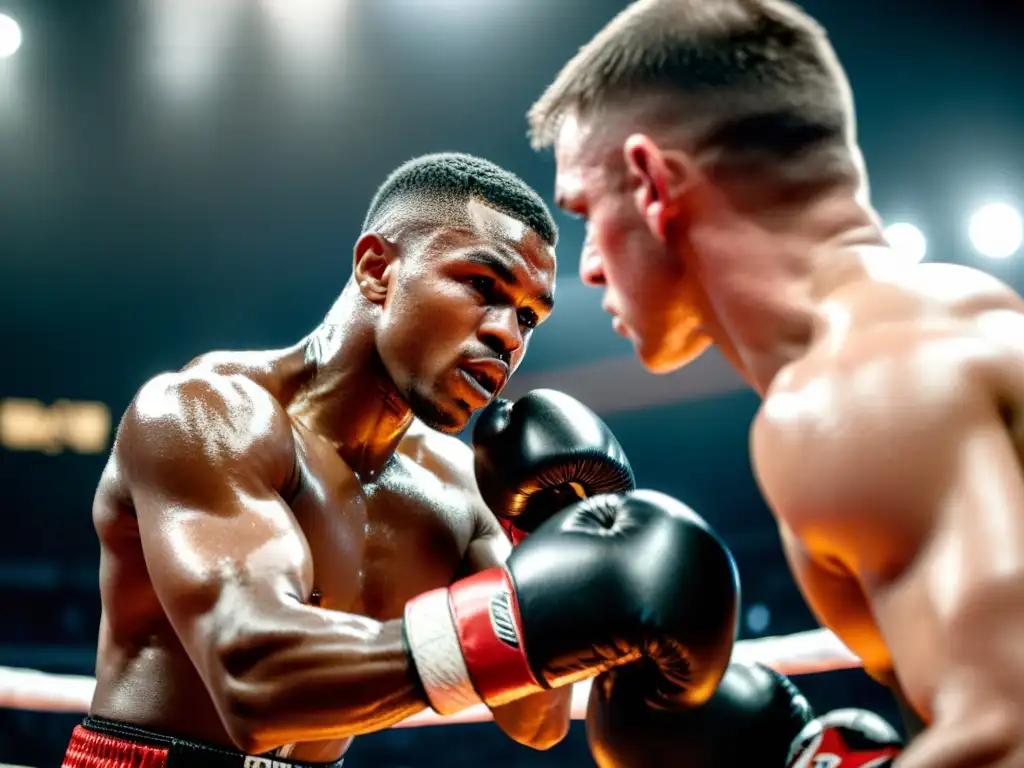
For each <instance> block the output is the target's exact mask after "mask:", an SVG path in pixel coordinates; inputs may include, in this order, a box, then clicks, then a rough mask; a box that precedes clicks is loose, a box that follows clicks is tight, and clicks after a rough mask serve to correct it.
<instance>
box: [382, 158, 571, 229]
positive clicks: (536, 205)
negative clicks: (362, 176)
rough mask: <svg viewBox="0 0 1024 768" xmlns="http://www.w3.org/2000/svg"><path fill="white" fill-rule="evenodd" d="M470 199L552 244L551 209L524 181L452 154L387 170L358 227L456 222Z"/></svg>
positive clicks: (481, 161) (487, 163)
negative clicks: (479, 202) (483, 204)
mask: <svg viewBox="0 0 1024 768" xmlns="http://www.w3.org/2000/svg"><path fill="white" fill-rule="evenodd" d="M470 199H477V200H480V201H482V202H484V203H486V204H487V205H489V206H490V207H492V208H494V209H496V210H498V211H501V212H502V213H505V214H507V215H509V216H511V217H513V218H515V219H517V220H518V221H521V222H523V223H524V224H526V225H527V226H528V227H530V229H532V230H533V231H535V232H536V233H537V234H538V235H540V236H541V238H543V240H544V241H545V242H546V243H548V244H549V245H551V246H555V245H557V244H558V227H557V225H556V224H555V220H554V218H553V217H552V216H551V211H550V210H549V209H548V207H547V205H546V204H545V203H544V201H543V200H542V199H541V197H540V195H538V194H537V192H536V191H534V189H533V188H532V187H530V185H529V184H527V183H526V182H525V181H523V180H522V179H520V178H519V177H518V176H516V175H515V174H513V173H510V172H509V171H506V170H505V169H503V168H501V167H499V166H497V165H495V164H494V163H492V162H490V161H489V160H484V159H482V158H479V157H474V156H472V155H464V154H460V153H456V152H447V153H441V154H432V155H423V156H422V157H417V158H416V159H414V160H410V161H409V162H407V163H405V164H404V165H402V166H401V167H400V168H398V169H396V170H395V171H393V172H392V173H391V175H390V176H388V178H387V179H385V181H384V183H383V184H381V186H380V188H379V189H378V190H377V194H376V195H375V196H374V198H373V201H372V202H371V203H370V208H369V210H368V211H367V213H366V219H365V220H364V222H363V231H364V232H386V231H397V230H399V229H403V230H404V229H405V228H406V227H421V226H424V225H436V224H438V223H451V224H452V225H458V224H460V223H462V222H463V221H464V219H465V205H466V203H467V202H468V201H469V200H470Z"/></svg>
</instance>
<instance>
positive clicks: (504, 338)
mask: <svg viewBox="0 0 1024 768" xmlns="http://www.w3.org/2000/svg"><path fill="white" fill-rule="evenodd" d="M480 340H481V341H483V343H484V344H486V345H487V348H488V349H490V350H491V351H492V352H494V354H496V355H497V356H498V357H500V358H501V359H502V360H504V361H505V362H506V363H507V364H508V365H512V357H513V356H514V355H515V353H516V352H517V351H518V350H519V349H520V348H521V347H522V346H523V331H522V328H520V326H519V314H518V312H517V311H516V308H515V307H494V308H493V309H492V310H491V311H490V312H488V313H487V318H486V319H485V320H484V323H483V325H481V326H480Z"/></svg>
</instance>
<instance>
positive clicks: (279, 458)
mask: <svg viewBox="0 0 1024 768" xmlns="http://www.w3.org/2000/svg"><path fill="white" fill-rule="evenodd" d="M115 450H116V452H117V456H118V460H119V463H120V464H121V466H122V468H123V471H124V474H125V478H126V479H127V481H128V483H129V486H130V487H131V488H132V489H133V490H138V489H139V486H140V485H142V486H149V485H150V484H155V485H156V486H160V485H162V484H163V483H165V482H174V483H175V484H183V481H184V478H189V482H191V483H193V484H196V485H200V484H201V483H202V481H203V479H204V478H207V477H209V476H210V475H211V474H213V473H216V474H219V475H221V477H219V481H223V480H225V479H228V478H227V477H225V476H224V473H228V476H229V477H233V478H234V479H238V480H241V479H243V477H244V476H245V475H246V474H254V475H259V476H260V477H261V479H263V480H265V481H266V482H268V483H270V484H272V485H275V486H277V485H280V484H282V483H283V482H284V481H285V480H286V479H287V476H288V473H289V472H290V471H291V467H292V463H293V460H294V444H293V438H292V433H291V429H290V424H289V422H288V418H287V414H285V412H284V410H283V409H282V408H281V406H280V405H279V404H278V403H277V402H276V401H275V400H274V399H273V398H272V397H271V396H270V394H269V393H268V392H266V390H264V389H262V388H261V387H259V386H258V385H257V384H255V383H254V382H253V381H251V380H249V379H246V378H245V377H242V376H220V375H216V374H208V373H204V374H195V373H189V372H185V373H174V374H163V375H160V376H157V377H156V378H154V379H152V380H151V381H149V382H148V383H146V384H145V385H144V386H143V387H142V388H141V389H140V390H139V392H138V394H137V395H136V397H135V399H134V400H133V401H132V403H131V405H130V406H129V408H128V410H127V411H126V413H125V415H124V417H123V419H122V421H121V425H120V428H119V430H118V440H117V447H116V449H115ZM151 490H155V489H151Z"/></svg>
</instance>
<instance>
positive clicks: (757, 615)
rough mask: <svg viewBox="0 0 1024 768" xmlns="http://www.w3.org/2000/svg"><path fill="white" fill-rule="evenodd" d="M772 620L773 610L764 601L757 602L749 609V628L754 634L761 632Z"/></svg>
mask: <svg viewBox="0 0 1024 768" xmlns="http://www.w3.org/2000/svg"><path fill="white" fill-rule="evenodd" d="M771 621H772V612H771V611H770V610H769V609H768V606H767V605H765V604H764V603H755V604H754V605H752V606H750V608H749V609H748V610H747V629H749V630H750V631H751V632H753V633H754V634H757V635H759V634H761V633H762V632H764V631H765V630H766V629H768V625H769V624H771Z"/></svg>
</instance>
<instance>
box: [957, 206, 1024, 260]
mask: <svg viewBox="0 0 1024 768" xmlns="http://www.w3.org/2000/svg"><path fill="white" fill-rule="evenodd" d="M968 234H969V235H970V238H971V243H972V244H973V245H974V248H975V250H976V251H977V252H978V253H980V254H981V255H982V256H987V257H988V258H990V259H1005V258H1007V257H1009V256H1012V255H1013V254H1015V253H1016V252H1017V250H1018V249H1019V248H1020V246H1021V243H1024V221H1022V220H1021V216H1020V213H1019V212H1018V211H1017V210H1016V209H1015V208H1013V207H1011V206H1009V205H1006V204H1005V203H992V204H990V205H986V206H984V207H982V208H979V209H978V210H977V211H975V212H974V215H973V216H971V221H970V224H969V225H968Z"/></svg>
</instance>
